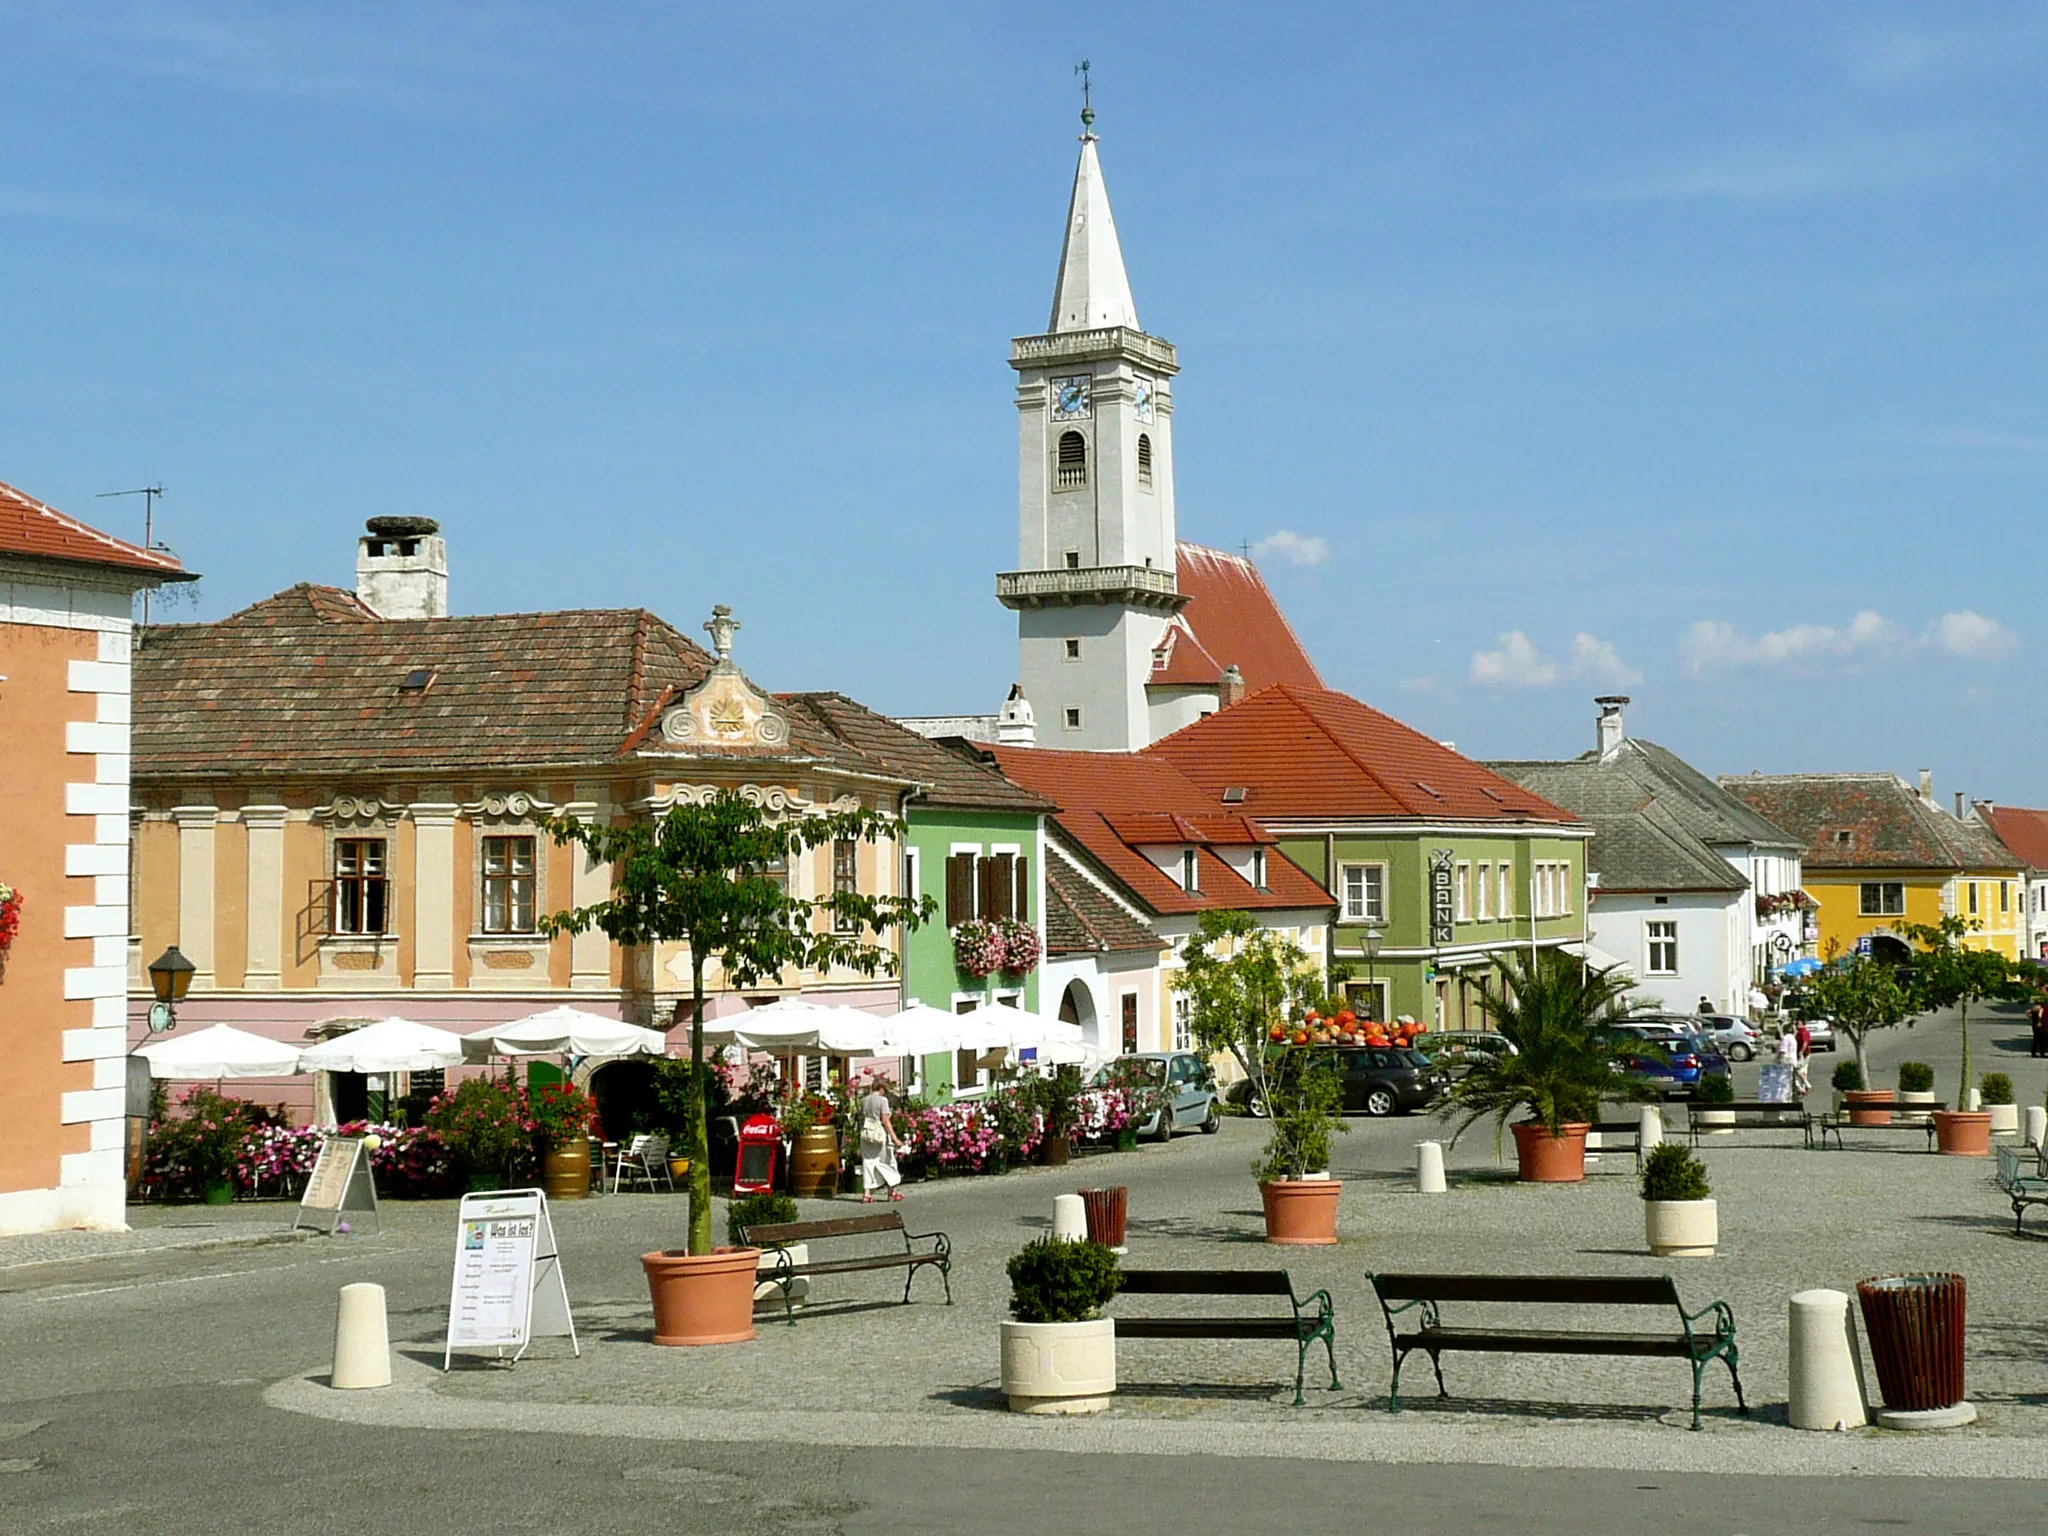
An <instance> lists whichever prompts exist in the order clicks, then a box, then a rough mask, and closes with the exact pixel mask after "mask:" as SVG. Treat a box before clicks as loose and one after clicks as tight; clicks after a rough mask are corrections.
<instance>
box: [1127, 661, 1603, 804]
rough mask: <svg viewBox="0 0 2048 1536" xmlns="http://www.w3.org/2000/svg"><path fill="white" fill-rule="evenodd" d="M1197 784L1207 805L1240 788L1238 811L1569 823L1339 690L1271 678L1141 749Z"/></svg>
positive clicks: (1527, 793) (1535, 799) (1514, 786)
mask: <svg viewBox="0 0 2048 1536" xmlns="http://www.w3.org/2000/svg"><path fill="white" fill-rule="evenodd" d="M1140 755H1142V756H1146V757H1154V758H1158V759H1160V760H1162V761H1164V762H1167V763H1171V764H1172V765H1173V766H1174V767H1175V768H1176V769H1178V770H1180V772H1181V774H1182V775H1184V776H1185V777H1186V778H1187V779H1188V780H1190V781H1192V782H1193V783H1195V784H1197V785H1199V786H1201V789H1202V791H1203V793H1204V794H1205V796H1206V797H1207V800H1208V807H1209V809H1210V810H1212V811H1213V810H1218V809H1221V802H1222V796H1223V792H1224V790H1226V789H1229V788H1234V787H1241V788H1243V789H1244V790H1245V791H1246V795H1245V799H1244V801H1243V809H1244V812H1245V814H1247V815H1249V816H1252V817H1255V818H1257V819H1260V820H1262V821H1266V822H1270V821H1271V820H1272V819H1273V818H1275V817H1288V818H1299V817H1335V816H1342V817H1353V818H1380V817H1384V818H1389V819H1395V818H1404V817H1414V818H1420V819H1425V820H1446V821H1518V822H1519V821H1531V820H1534V821H1546V822H1558V823H1571V822H1574V821H1576V820H1577V818H1576V817H1574V816H1573V815H1572V814H1571V812H1569V811H1566V810H1561V809H1560V808H1558V807H1557V806H1554V805H1552V804H1551V803H1550V802H1549V801H1547V800H1545V799H1543V798H1541V797H1540V796H1538V795H1536V794H1533V793H1531V792H1530V791H1529V790H1527V789H1524V788H1523V787H1522V786H1521V785H1519V784H1516V783H1513V782H1511V781H1510V780H1508V779H1504V778H1502V777H1501V776H1500V775H1499V774H1497V773H1494V772H1493V771H1491V770H1490V769H1487V768H1485V767H1482V766H1481V765H1480V764H1478V763H1475V762H1473V761H1472V759H1470V758H1468V757H1461V756H1459V754H1457V753H1456V752H1453V751H1452V750H1451V749H1450V748H1448V747H1446V746H1444V745H1443V744H1442V743H1440V742H1435V741H1432V740H1430V739H1429V737H1427V736H1424V735H1423V734H1422V733H1421V732H1420V731H1416V730H1411V729H1410V728H1409V727H1407V726H1405V725H1403V724H1401V722H1400V721H1398V720H1396V719H1394V718H1392V717H1391V716H1389V715H1383V714H1381V713H1380V712H1379V711H1378V710H1376V709H1373V708H1370V707H1369V706H1367V705H1365V704H1361V703H1359V701H1358V700H1356V699H1354V698H1351V697H1350V696H1349V695H1346V694H1342V693H1332V692H1329V691H1327V690H1325V689H1320V688H1297V687H1295V686H1293V685H1292V684H1284V683H1283V684H1280V685H1278V686H1275V687H1272V688H1267V689H1265V690H1263V691H1261V692H1259V693H1255V694H1252V695H1251V696H1250V697H1248V698H1246V699H1243V700H1241V701H1240V702H1239V703H1236V704H1233V705H1232V706H1231V707H1230V708H1228V709H1223V710H1219V711H1217V712H1216V713H1215V714H1213V715H1211V716H1209V717H1208V718H1207V719H1205V720H1198V721H1196V722H1195V723H1194V724H1193V725H1190V726H1187V727H1185V728H1184V729H1182V730H1179V731H1176V732H1174V733H1173V734H1172V735H1171V736H1167V737H1164V738H1162V739H1161V740H1159V741H1156V742H1154V743H1153V744H1152V745H1151V746H1150V747H1148V748H1146V749H1145V751H1144V752H1143V753H1142V754H1140Z"/></svg>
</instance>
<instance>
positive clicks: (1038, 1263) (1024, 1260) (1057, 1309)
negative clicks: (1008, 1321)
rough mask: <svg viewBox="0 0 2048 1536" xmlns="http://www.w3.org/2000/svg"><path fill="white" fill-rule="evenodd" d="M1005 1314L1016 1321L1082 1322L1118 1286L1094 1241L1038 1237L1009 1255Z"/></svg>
mask: <svg viewBox="0 0 2048 1536" xmlns="http://www.w3.org/2000/svg"><path fill="white" fill-rule="evenodd" d="M1009 1272H1010V1315H1011V1316H1012V1317H1014V1318H1016V1319H1017V1321H1018V1322H1020V1323H1085V1322H1087V1321H1088V1320H1089V1319H1090V1318H1092V1317H1094V1316H1095V1314H1096V1313H1097V1312H1099V1311H1101V1310H1102V1308H1103V1306H1104V1304H1105V1303H1107V1302H1108V1301H1109V1299H1110V1298H1111V1297H1112V1296H1114V1295H1116V1293H1117V1290H1118V1288H1119V1287H1120V1286H1121V1285H1122V1283H1123V1276H1122V1275H1121V1273H1120V1272H1119V1271H1118V1269H1117V1263H1116V1255H1115V1254H1113V1253H1111V1252H1110V1251H1109V1250H1108V1249H1107V1248H1105V1247H1103V1246H1102V1244H1100V1243H1086V1242H1081V1243H1075V1242H1069V1241H1067V1240H1066V1239H1064V1238H1058V1237H1041V1238H1039V1239H1038V1240H1037V1241H1036V1242H1034V1243H1027V1244H1026V1245H1025V1246H1024V1248H1023V1249H1022V1250H1020V1251H1019V1252H1017V1253H1015V1254H1013V1255H1011V1257H1010V1263H1009Z"/></svg>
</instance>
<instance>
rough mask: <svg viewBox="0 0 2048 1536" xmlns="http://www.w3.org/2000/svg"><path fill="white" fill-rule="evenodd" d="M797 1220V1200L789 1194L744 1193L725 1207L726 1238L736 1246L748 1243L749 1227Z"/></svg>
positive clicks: (767, 1225)
mask: <svg viewBox="0 0 2048 1536" xmlns="http://www.w3.org/2000/svg"><path fill="white" fill-rule="evenodd" d="M795 1220H797V1208H796V1202H795V1201H794V1200H792V1199H790V1197H789V1196H788V1195H783V1194H766V1195H742V1196H741V1197H740V1198H739V1199H737V1200H735V1201H733V1202H732V1204H730V1205H728V1206H727V1207H726V1208H725V1240H726V1241H727V1242H729V1243H731V1244H732V1245H733V1247H735V1248H739V1247H742V1246H744V1244H745V1243H746V1235H745V1229H746V1228H748V1227H772V1226H777V1225H779V1224H780V1223H782V1222H785V1221H795Z"/></svg>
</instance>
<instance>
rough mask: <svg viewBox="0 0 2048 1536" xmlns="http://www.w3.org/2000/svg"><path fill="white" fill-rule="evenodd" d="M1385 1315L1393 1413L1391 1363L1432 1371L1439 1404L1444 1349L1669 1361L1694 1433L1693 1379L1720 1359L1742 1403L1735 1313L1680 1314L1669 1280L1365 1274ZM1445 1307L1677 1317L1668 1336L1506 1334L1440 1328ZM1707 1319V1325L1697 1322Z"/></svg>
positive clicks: (1696, 1382) (1492, 1329) (1721, 1309)
mask: <svg viewBox="0 0 2048 1536" xmlns="http://www.w3.org/2000/svg"><path fill="white" fill-rule="evenodd" d="M1366 1278H1367V1279H1369V1280H1370V1281H1371V1282H1372V1287H1373V1291H1374V1292H1375V1294H1377V1295H1378V1297H1379V1299H1380V1310H1381V1311H1382V1312H1384V1313H1385V1314H1386V1319H1387V1342H1388V1343H1389V1344H1390V1345H1391V1346H1392V1347H1393V1351H1394V1383H1393V1386H1392V1388H1391V1389H1390V1391H1389V1392H1388V1407H1389V1408H1390V1409H1391V1411H1393V1412H1395V1413H1399V1412H1400V1411H1401V1364H1402V1362H1403V1361H1404V1360H1405V1359H1406V1358H1407V1357H1408V1355H1409V1353H1410V1352H1411V1351H1414V1350H1418V1349H1419V1350H1422V1351H1424V1352H1425V1353H1426V1354H1427V1355H1428V1356H1429V1363H1430V1364H1431V1366H1433V1367H1434V1368H1435V1370H1436V1385H1437V1392H1438V1393H1439V1395H1441V1396H1444V1397H1448V1396H1450V1390H1449V1389H1448V1388H1447V1387H1445V1385H1444V1367H1443V1361H1442V1359H1441V1358H1440V1357H1441V1356H1442V1355H1443V1354H1444V1353H1445V1352H1447V1351H1451V1350H1472V1351H1479V1352H1484V1353H1492V1354H1525V1355H1627V1356H1651V1357H1663V1356H1670V1357H1672V1358H1674V1359H1678V1360H1684V1361H1686V1362H1687V1363H1688V1364H1690V1365H1691V1366H1692V1427H1693V1428H1694V1429H1698V1428H1699V1427H1700V1377H1701V1375H1702V1374H1703V1373H1704V1372H1705V1370H1706V1368H1707V1364H1708V1362H1709V1361H1712V1360H1720V1361H1721V1362H1722V1363H1724V1364H1725V1365H1726V1366H1727V1367H1728V1375H1729V1377H1730V1379H1731V1380H1733V1381H1734V1383H1735V1402H1736V1406H1737V1407H1738V1408H1740V1409H1741V1411H1742V1412H1744V1413H1748V1412H1749V1404H1748V1403H1746V1402H1745V1401H1744V1400H1743V1396H1742V1377H1741V1375H1740V1374H1739V1372H1738V1371H1737V1369H1736V1366H1737V1356H1736V1350H1735V1313H1734V1311H1733V1309H1732V1308H1730V1307H1729V1305H1728V1303H1727V1302H1725V1301H1716V1302H1711V1303H1709V1304H1708V1305H1707V1306H1704V1307H1702V1308H1701V1309H1700V1310H1699V1311H1697V1312H1688V1311H1686V1310H1685V1304H1684V1303H1683V1302H1681V1301H1680V1300H1679V1299H1678V1287H1677V1285H1675V1284H1674V1283H1673V1282H1672V1279H1671V1277H1670V1276H1669V1275H1655V1276H1635V1275H1368V1276H1367V1277H1366ZM1445 1302H1469V1303H1475V1304H1485V1305H1489V1306H1538V1307H1551V1306H1574V1307H1669V1308H1670V1309H1671V1310H1672V1311H1673V1312H1675V1313H1677V1315H1678V1329H1677V1331H1676V1332H1667V1333H1615V1332H1604V1331H1595V1330H1591V1329H1564V1328H1512V1327H1507V1326H1503V1325H1498V1324H1495V1325H1491V1326H1473V1325H1469V1324H1468V1325H1464V1326H1460V1327H1446V1326H1445V1325H1444V1322H1443V1318H1442V1314H1441V1308H1442V1306H1443V1304H1444V1303H1445ZM1408 1312H1415V1313H1417V1314H1419V1315H1418V1317H1417V1320H1416V1321H1417V1326H1416V1327H1415V1328H1414V1329H1413V1331H1411V1332H1408V1333H1403V1332H1401V1325H1400V1323H1399V1322H1398V1321H1397V1319H1399V1318H1400V1317H1401V1315H1402V1314H1404V1313H1408ZM1705 1318H1711V1319H1712V1324H1713V1325H1712V1327H1711V1328H1710V1329H1702V1328H1699V1327H1698V1326H1697V1325H1698V1324H1699V1323H1700V1321H1701V1320H1702V1319H1705Z"/></svg>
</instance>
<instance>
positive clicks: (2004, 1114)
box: [1984, 1104, 2020, 1136]
mask: <svg viewBox="0 0 2048 1536" xmlns="http://www.w3.org/2000/svg"><path fill="white" fill-rule="evenodd" d="M1984 1113H1985V1114H1987V1115H1989V1116H1990V1117H1991V1134H1992V1135H1994V1136H2017V1135H2019V1133H2020V1107H2019V1105H2017V1104H1986V1105H1985V1106H1984Z"/></svg>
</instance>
